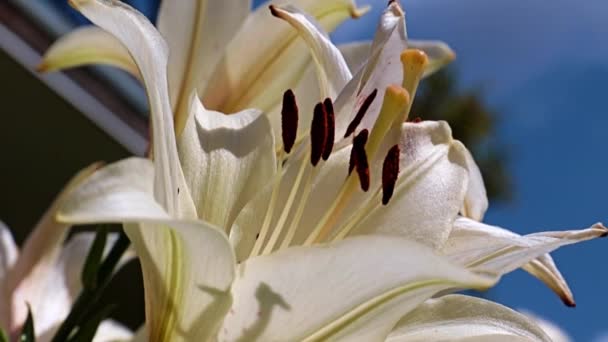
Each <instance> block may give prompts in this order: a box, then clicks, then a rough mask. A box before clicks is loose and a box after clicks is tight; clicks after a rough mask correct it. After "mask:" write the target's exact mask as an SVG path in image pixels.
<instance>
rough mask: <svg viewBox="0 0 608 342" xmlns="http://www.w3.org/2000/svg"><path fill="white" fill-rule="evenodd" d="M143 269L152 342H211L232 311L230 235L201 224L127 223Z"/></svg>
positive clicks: (232, 271)
mask: <svg viewBox="0 0 608 342" xmlns="http://www.w3.org/2000/svg"><path fill="white" fill-rule="evenodd" d="M125 232H126V233H127V235H128V236H129V238H130V239H131V241H132V242H133V245H134V247H135V250H136V251H137V253H138V255H139V257H140V262H141V265H142V271H143V277H144V283H145V284H146V286H145V298H146V325H147V326H148V327H149V329H150V331H149V336H150V341H153V342H154V341H178V342H180V341H184V342H186V341H206V340H208V339H209V338H210V337H211V336H214V335H215V334H217V330H218V329H219V327H220V325H221V322H222V320H223V318H224V316H225V315H226V313H227V312H228V309H229V308H230V304H231V302H232V298H231V295H230V291H229V289H230V284H231V283H232V280H233V278H234V273H235V267H236V263H235V259H234V253H233V251H232V246H231V245H230V243H229V242H228V239H227V238H226V235H225V234H224V233H223V232H221V231H219V230H218V229H215V228H213V227H211V226H209V225H207V224H205V223H204V222H202V221H198V222H193V223H186V222H179V221H172V222H166V223H159V224H154V223H146V224H141V225H136V224H127V225H125Z"/></svg>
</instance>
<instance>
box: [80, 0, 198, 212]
mask: <svg viewBox="0 0 608 342" xmlns="http://www.w3.org/2000/svg"><path fill="white" fill-rule="evenodd" d="M70 3H71V4H72V5H73V6H74V7H75V8H76V9H77V10H78V11H80V12H81V13H82V14H83V15H84V16H85V17H87V18H88V19H89V20H91V21H92V22H93V23H94V24H96V25H97V26H99V27H101V28H102V29H104V30H106V31H108V32H109V33H111V34H112V35H114V36H115V37H116V38H117V39H118V40H120V41H121V42H122V43H123V44H124V46H125V47H126V48H127V50H128V51H129V53H130V54H131V56H132V57H133V59H134V60H135V63H136V64H137V67H138V68H139V70H140V73H141V76H142V78H143V80H144V86H145V88H146V93H147V94H148V100H149V102H150V112H151V113H150V114H151V125H152V142H153V150H154V164H155V177H156V180H155V186H154V192H155V198H156V200H157V201H158V202H159V203H160V204H161V205H162V206H163V207H164V208H166V209H167V211H168V212H169V213H170V214H171V215H175V216H180V217H188V216H189V217H191V218H193V217H195V212H194V208H193V206H192V203H191V199H190V198H188V196H187V194H186V192H185V191H180V190H183V187H184V186H185V185H184V179H183V174H182V170H181V167H180V164H179V157H178V155H177V148H176V146H175V132H174V130H173V114H172V112H171V105H170V103H169V93H168V86H167V60H168V49H167V45H166V44H165V41H164V40H163V38H162V37H161V35H160V34H159V33H158V31H156V29H155V28H154V26H153V25H152V24H151V23H150V22H149V21H148V20H147V19H146V18H145V17H144V16H143V15H142V14H141V13H139V12H137V11H136V10H134V9H133V8H131V7H129V6H128V5H126V4H124V3H123V2H120V1H117V0H70ZM180 188H182V189H180Z"/></svg>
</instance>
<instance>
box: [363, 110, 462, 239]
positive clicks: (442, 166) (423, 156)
mask: <svg viewBox="0 0 608 342" xmlns="http://www.w3.org/2000/svg"><path fill="white" fill-rule="evenodd" d="M399 147H400V151H401V155H400V158H399V170H400V171H399V177H398V178H397V185H396V187H395V190H394V194H393V196H392V198H391V200H390V202H389V203H388V205H386V206H384V205H382V203H381V201H380V197H378V195H377V196H376V200H375V202H374V205H373V207H372V208H373V209H371V210H370V212H369V214H368V215H367V216H366V218H365V219H363V220H362V221H361V223H359V224H357V227H356V228H355V229H354V231H353V234H376V233H384V234H397V235H400V236H407V237H408V238H410V239H413V240H416V241H418V242H420V243H424V244H426V245H428V246H431V247H433V248H435V249H437V248H439V247H441V246H442V245H443V243H444V242H445V241H446V240H447V238H448V236H449V234H450V231H451V230H452V224H453V222H454V220H455V219H456V217H457V214H458V211H459V210H460V206H461V204H462V202H461V201H462V199H463V198H464V197H465V193H466V189H467V184H468V181H467V179H468V177H467V169H466V167H467V164H466V154H467V151H466V148H465V147H464V146H463V145H462V144H461V143H460V142H459V141H457V140H454V139H453V138H452V131H451V129H450V127H449V125H448V124H447V123H446V122H444V121H423V122H420V123H404V124H403V125H402V127H401V134H400V139H399ZM388 148H390V146H389V147H386V149H385V151H388ZM384 156H385V153H379V155H378V157H379V158H378V160H377V161H376V163H375V164H376V165H377V166H376V167H375V170H376V171H375V174H376V175H378V176H376V177H375V178H376V181H375V183H376V184H377V185H376V187H380V184H379V183H380V182H379V178H380V176H379V175H381V165H382V160H383V159H384ZM372 172H373V169H372ZM459 201H460V202H459Z"/></svg>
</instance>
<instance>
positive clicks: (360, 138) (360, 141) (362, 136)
mask: <svg viewBox="0 0 608 342" xmlns="http://www.w3.org/2000/svg"><path fill="white" fill-rule="evenodd" d="M368 137H369V131H368V130H367V129H364V130H362V131H361V132H359V134H357V135H356V136H355V137H354V138H353V147H352V149H351V150H350V159H349V160H348V174H349V175H350V173H351V172H353V169H354V168H355V165H356V164H357V162H356V160H357V152H356V151H357V150H356V149H355V145H363V146H365V144H367V138H368Z"/></svg>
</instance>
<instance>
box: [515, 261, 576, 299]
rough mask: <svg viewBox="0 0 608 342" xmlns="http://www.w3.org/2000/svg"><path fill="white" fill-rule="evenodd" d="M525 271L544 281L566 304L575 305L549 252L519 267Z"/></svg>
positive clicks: (566, 283)
mask: <svg viewBox="0 0 608 342" xmlns="http://www.w3.org/2000/svg"><path fill="white" fill-rule="evenodd" d="M521 268H522V269H524V270H525V271H526V272H528V273H530V274H531V275H533V276H535V277H536V278H538V279H539V280H540V281H542V282H543V283H545V285H547V286H548V287H549V288H550V289H551V290H553V292H555V293H556V294H557V295H558V296H559V298H560V299H561V300H562V301H563V302H564V304H566V305H567V306H575V305H576V303H575V301H574V295H573V294H572V290H570V287H569V286H568V282H566V279H564V276H562V273H561V272H560V271H559V269H558V268H557V266H556V265H555V262H554V261H553V258H552V257H551V255H549V254H545V255H542V256H540V257H538V258H536V259H534V260H532V261H530V262H529V263H527V264H525V265H523V266H522V267H521Z"/></svg>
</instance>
